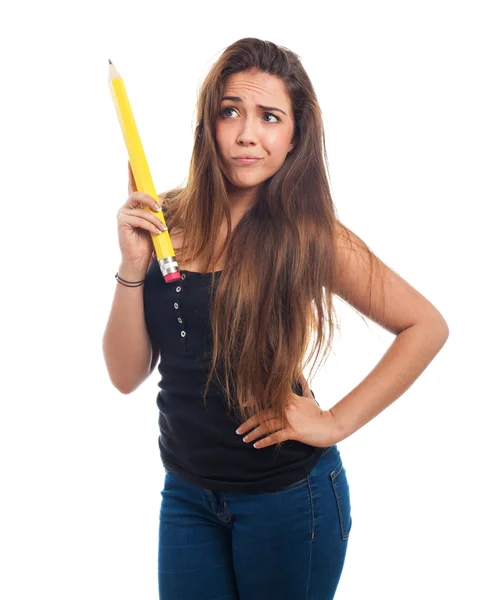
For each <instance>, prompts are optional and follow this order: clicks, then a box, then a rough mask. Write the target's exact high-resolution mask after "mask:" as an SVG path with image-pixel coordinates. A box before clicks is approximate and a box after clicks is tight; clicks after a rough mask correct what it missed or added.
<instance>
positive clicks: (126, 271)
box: [118, 261, 148, 281]
mask: <svg viewBox="0 0 501 600" xmlns="http://www.w3.org/2000/svg"><path fill="white" fill-rule="evenodd" d="M147 270H148V263H147V262H144V261H141V262H137V261H136V262H127V261H122V262H121V263H120V265H119V267H118V275H119V277H120V278H121V279H124V280H125V281H142V280H143V279H144V278H145V277H146V272H147Z"/></svg>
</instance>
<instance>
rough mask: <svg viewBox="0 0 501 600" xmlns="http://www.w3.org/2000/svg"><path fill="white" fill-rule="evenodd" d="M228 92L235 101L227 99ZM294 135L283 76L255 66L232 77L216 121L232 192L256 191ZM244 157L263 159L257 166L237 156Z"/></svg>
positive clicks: (288, 148)
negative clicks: (277, 75) (241, 161)
mask: <svg viewBox="0 0 501 600" xmlns="http://www.w3.org/2000/svg"><path fill="white" fill-rule="evenodd" d="M227 96H228V97H230V98H231V99H224V98H225V97H227ZM258 105H262V106H264V107H266V108H262V107H259V106H258ZM293 135H294V121H293V115H292V107H291V104H290V101H289V97H288V95H287V93H286V91H285V87H284V84H283V82H282V80H281V79H279V78H278V77H275V76H273V75H269V74H267V73H263V72H261V71H256V70H254V71H245V72H240V73H235V74H234V75H231V76H230V77H228V79H227V80H226V83H225V87H224V93H223V100H222V102H221V105H220V111H219V116H218V118H217V122H216V141H217V146H218V154H219V162H220V165H221V168H222V170H223V173H224V174H225V176H226V178H227V179H228V181H229V189H228V192H229V194H230V196H231V195H232V193H237V194H238V193H239V192H244V191H248V192H250V193H251V194H253V192H254V191H255V190H257V188H258V187H259V185H260V184H261V183H262V182H263V181H265V180H266V179H268V178H269V177H271V176H272V175H273V174H274V173H276V172H277V171H278V169H279V168H280V167H281V166H282V164H283V162H284V161H285V159H286V157H287V154H288V153H289V152H290V151H291V150H292V149H293V148H294V146H295V143H293V142H292V138H293ZM246 155H248V156H255V157H259V158H260V160H258V161H257V162H255V163H254V164H241V163H239V162H238V161H236V160H235V157H239V156H240V157H241V156H246Z"/></svg>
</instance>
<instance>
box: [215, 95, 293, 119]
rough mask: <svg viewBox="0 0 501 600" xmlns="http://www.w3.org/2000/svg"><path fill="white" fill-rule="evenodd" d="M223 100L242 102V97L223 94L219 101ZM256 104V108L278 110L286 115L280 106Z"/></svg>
mask: <svg viewBox="0 0 501 600" xmlns="http://www.w3.org/2000/svg"><path fill="white" fill-rule="evenodd" d="M223 100H231V101H232V102H242V98H240V97H239V96H223V98H221V102H222V101H223ZM256 106H257V107H258V108H262V109H263V110H277V111H278V112H281V113H283V114H284V115H285V116H287V113H285V112H284V111H283V110H282V109H281V108H276V107H275V106H263V105H262V104H256Z"/></svg>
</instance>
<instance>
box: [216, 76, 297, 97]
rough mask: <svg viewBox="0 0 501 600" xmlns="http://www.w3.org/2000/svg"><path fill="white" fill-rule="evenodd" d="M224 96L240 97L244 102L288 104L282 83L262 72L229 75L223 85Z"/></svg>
mask: <svg viewBox="0 0 501 600" xmlns="http://www.w3.org/2000/svg"><path fill="white" fill-rule="evenodd" d="M223 95H224V96H240V97H241V98H242V100H243V101H244V102H246V101H248V102H253V101H256V102H257V101H258V100H259V101H262V104H270V103H271V101H272V100H273V101H274V102H278V101H280V102H282V103H284V102H285V103H287V105H288V106H290V103H289V97H288V95H287V92H286V90H285V85H284V82H283V81H282V80H281V79H280V78H279V77H275V76H274V75H270V74H269V73H263V72H262V71H242V72H240V73H234V74H232V75H230V76H229V77H228V78H227V79H226V81H225V84H224V91H223Z"/></svg>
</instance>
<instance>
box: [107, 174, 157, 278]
mask: <svg viewBox="0 0 501 600" xmlns="http://www.w3.org/2000/svg"><path fill="white" fill-rule="evenodd" d="M128 168H129V185H128V190H129V197H128V198H127V201H126V202H125V204H124V205H123V206H122V207H121V208H120V210H119V211H118V213H117V219H118V243H119V245H120V251H121V253H122V263H126V264H131V265H143V264H144V267H145V269H146V268H147V266H148V264H149V262H150V259H151V256H152V253H153V250H154V247H153V241H152V239H151V234H152V233H153V234H157V235H158V234H159V233H162V228H163V227H164V224H163V222H162V221H161V220H160V219H159V218H158V217H156V216H155V215H153V214H152V213H151V212H150V211H149V210H147V209H146V208H142V206H148V207H150V208H151V209H152V210H153V211H154V212H158V210H157V207H156V201H155V200H154V199H153V198H152V197H151V196H149V195H148V194H144V193H143V192H138V191H137V186H136V182H135V180H134V174H133V173H132V168H131V166H130V162H128ZM159 210H161V209H159Z"/></svg>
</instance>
